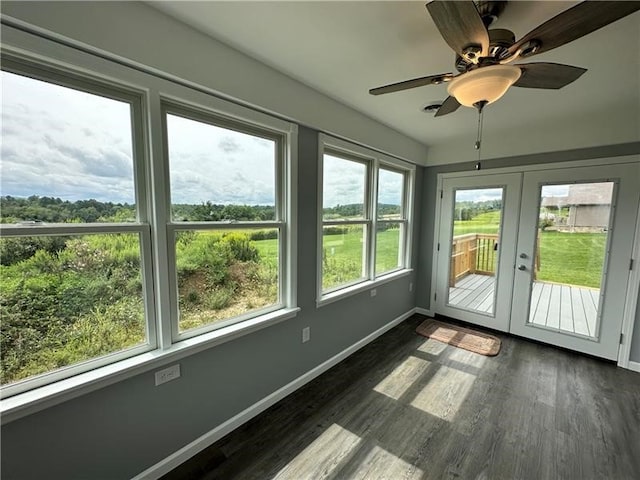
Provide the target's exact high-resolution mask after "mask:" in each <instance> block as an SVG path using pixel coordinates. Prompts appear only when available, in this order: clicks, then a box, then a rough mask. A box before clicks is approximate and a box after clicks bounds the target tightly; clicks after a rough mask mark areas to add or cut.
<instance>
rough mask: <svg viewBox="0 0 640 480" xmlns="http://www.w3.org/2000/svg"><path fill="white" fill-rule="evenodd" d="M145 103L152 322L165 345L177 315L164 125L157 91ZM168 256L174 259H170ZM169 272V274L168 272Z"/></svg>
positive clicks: (163, 345)
mask: <svg viewBox="0 0 640 480" xmlns="http://www.w3.org/2000/svg"><path fill="white" fill-rule="evenodd" d="M148 98H149V104H148V107H147V117H148V129H149V147H150V152H151V155H150V169H151V175H150V178H151V180H150V184H151V185H150V190H151V197H152V198H153V208H152V209H151V212H150V213H151V218H152V230H151V237H152V242H153V267H154V273H155V278H154V280H155V288H154V291H155V300H156V322H157V323H156V324H157V328H158V334H159V335H158V346H159V347H160V348H161V349H167V348H169V347H170V346H171V343H172V340H173V335H172V330H173V329H174V324H175V328H176V329H177V322H178V319H177V317H175V316H174V315H173V312H174V311H176V310H174V308H173V306H174V302H175V301H176V299H174V298H173V297H174V296H175V294H174V291H175V285H174V284H175V272H172V268H170V265H174V264H175V252H174V251H173V250H174V248H173V247H172V246H171V245H170V244H169V235H168V233H169V232H168V229H167V224H168V223H169V221H170V219H171V210H170V206H169V179H168V175H167V171H168V161H167V157H166V154H165V152H166V148H167V144H166V128H165V125H164V113H163V109H162V104H161V99H160V95H159V92H158V91H156V90H152V91H150V92H149V97H148ZM171 259H173V260H174V261H173V262H172V261H171ZM172 273H173V275H172Z"/></svg>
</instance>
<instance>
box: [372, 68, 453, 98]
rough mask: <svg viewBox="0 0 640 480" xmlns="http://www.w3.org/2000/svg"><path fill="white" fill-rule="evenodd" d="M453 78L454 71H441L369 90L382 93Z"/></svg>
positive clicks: (437, 82)
mask: <svg viewBox="0 0 640 480" xmlns="http://www.w3.org/2000/svg"><path fill="white" fill-rule="evenodd" d="M451 78H453V73H441V74H439V75H429V76H428V77H420V78H414V79H412V80H405V81H404V82H398V83H392V84H390V85H384V86H382V87H377V88H372V89H371V90H369V93H370V94H371V95H382V94H384V93H392V92H399V91H401V90H408V89H410V88H416V87H423V86H425V85H438V84H440V83H442V82H445V81H447V80H449V79H451Z"/></svg>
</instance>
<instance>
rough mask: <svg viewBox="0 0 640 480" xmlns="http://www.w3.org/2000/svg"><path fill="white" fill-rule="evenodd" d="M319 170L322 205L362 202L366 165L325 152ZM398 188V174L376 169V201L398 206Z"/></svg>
mask: <svg viewBox="0 0 640 480" xmlns="http://www.w3.org/2000/svg"><path fill="white" fill-rule="evenodd" d="M322 169H323V177H324V179H323V183H324V190H323V195H322V206H323V208H330V207H335V206H336V205H349V204H352V203H359V204H362V203H364V195H365V180H366V168H365V165H364V164H363V163H358V162H354V161H350V160H344V159H342V158H338V157H334V156H332V155H325V156H324V162H323V166H322ZM402 188H403V178H402V175H401V174H399V173H396V172H392V171H389V170H384V169H380V174H379V175H378V199H379V201H380V203H389V204H394V205H400V204H401V202H402Z"/></svg>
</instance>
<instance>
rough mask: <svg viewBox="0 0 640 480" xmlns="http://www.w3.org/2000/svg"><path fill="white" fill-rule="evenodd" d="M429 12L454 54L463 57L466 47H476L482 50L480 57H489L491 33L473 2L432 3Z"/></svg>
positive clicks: (429, 5) (428, 4)
mask: <svg viewBox="0 0 640 480" xmlns="http://www.w3.org/2000/svg"><path fill="white" fill-rule="evenodd" d="M427 10H428V11H429V15H431V18H432V19H433V21H434V23H435V24H436V27H438V30H440V34H441V35H442V37H443V38H444V40H445V42H447V44H449V46H450V47H451V48H452V49H453V51H454V52H456V53H457V54H458V55H461V56H462V55H463V53H464V50H465V48H466V47H468V46H470V45H475V46H479V47H480V48H481V52H479V54H478V56H483V57H484V56H487V54H488V52H489V33H488V32H487V28H486V27H485V26H484V22H483V21H482V18H481V17H480V14H479V13H478V9H477V8H476V6H475V4H474V3H473V2H471V1H464V2H445V1H442V2H440V1H432V2H430V3H427Z"/></svg>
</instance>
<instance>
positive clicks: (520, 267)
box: [518, 264, 527, 271]
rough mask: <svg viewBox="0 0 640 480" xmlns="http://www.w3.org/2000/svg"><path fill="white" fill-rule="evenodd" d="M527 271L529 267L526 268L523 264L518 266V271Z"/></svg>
mask: <svg viewBox="0 0 640 480" xmlns="http://www.w3.org/2000/svg"><path fill="white" fill-rule="evenodd" d="M526 269H527V266H526V265H523V264H520V265H518V270H522V271H524V270H526Z"/></svg>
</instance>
